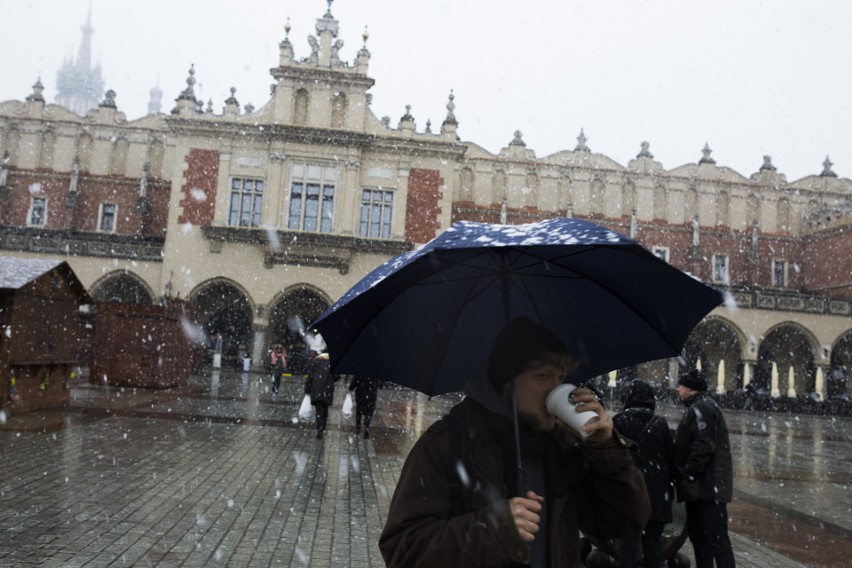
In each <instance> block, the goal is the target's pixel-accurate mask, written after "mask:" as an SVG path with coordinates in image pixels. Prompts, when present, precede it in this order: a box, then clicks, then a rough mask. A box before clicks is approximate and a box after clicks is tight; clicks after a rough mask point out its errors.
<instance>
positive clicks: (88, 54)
mask: <svg viewBox="0 0 852 568" xmlns="http://www.w3.org/2000/svg"><path fill="white" fill-rule="evenodd" d="M80 30H81V31H82V32H83V36H82V38H81V40H80V47H79V49H78V51H77V60H76V61H74V60H73V59H66V60H65V62H64V63H63V64H62V67H60V68H59V71H58V72H57V73H56V91H57V94H56V99H55V100H56V102H57V103H58V104H60V105H62V106H64V107H65V108H67V109H69V110H71V111H72V112H75V113H77V114H79V115H81V116H85V115H86V113H87V112H88V111H89V110H91V109H94V108H97V107H98V105H99V103H100V99H101V97H102V96H103V92H104V82H103V78H102V77H101V67H100V65H95V66H94V67H92V34H93V33H94V32H95V28H93V27H92V7H91V4H90V5H89V12H88V14H87V16H86V23H85V24H84V25H83V26H81V28H80Z"/></svg>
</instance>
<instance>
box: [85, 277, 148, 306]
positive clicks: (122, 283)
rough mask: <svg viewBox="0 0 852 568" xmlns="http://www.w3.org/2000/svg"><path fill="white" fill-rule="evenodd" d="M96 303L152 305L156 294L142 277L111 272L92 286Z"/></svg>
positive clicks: (92, 293)
mask: <svg viewBox="0 0 852 568" xmlns="http://www.w3.org/2000/svg"><path fill="white" fill-rule="evenodd" d="M90 295H91V296H92V299H93V300H94V301H95V302H118V303H122V304H139V305H151V304H153V303H154V293H153V292H152V290H151V288H150V287H149V286H148V284H146V283H145V281H144V280H142V279H141V278H140V277H138V276H136V275H135V274H133V273H132V272H128V271H126V270H122V271H118V272H111V273H109V274H107V275H105V276H103V277H102V278H101V279H100V280H98V281H97V282H95V283H94V284H93V285H92V290H91V292H90Z"/></svg>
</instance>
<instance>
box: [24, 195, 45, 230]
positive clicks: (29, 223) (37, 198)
mask: <svg viewBox="0 0 852 568" xmlns="http://www.w3.org/2000/svg"><path fill="white" fill-rule="evenodd" d="M37 201H38V202H41V203H42V207H41V208H40V209H41V222H40V223H33V214H34V213H35V211H36V202H37ZM46 226H47V196H46V195H33V196H31V197H30V208H29V210H28V211H27V227H46Z"/></svg>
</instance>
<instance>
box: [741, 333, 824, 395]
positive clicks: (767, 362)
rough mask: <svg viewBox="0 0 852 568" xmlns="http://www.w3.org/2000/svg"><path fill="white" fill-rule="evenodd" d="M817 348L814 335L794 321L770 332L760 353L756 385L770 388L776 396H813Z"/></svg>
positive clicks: (762, 344) (761, 345)
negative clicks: (811, 394)
mask: <svg viewBox="0 0 852 568" xmlns="http://www.w3.org/2000/svg"><path fill="white" fill-rule="evenodd" d="M816 345H817V341H816V338H815V337H814V336H813V334H812V333H811V332H810V331H808V330H807V329H805V328H803V327H802V326H800V325H799V324H797V323H794V322H784V323H781V324H779V325H777V326H775V327H773V328H772V329H770V330H769V331H767V332H766V334H765V335H764V338H763V341H761V342H760V346H759V348H758V352H757V361H758V362H757V368H756V369H755V380H756V381H757V382H758V385H756V386H758V387H759V388H763V389H766V388H767V387H768V388H769V392H770V394H771V396H773V397H779V396H788V397H796V396H804V395H806V394H810V393H813V392H814V391H815V390H816V384H815V380H816V370H817V369H816V353H817V352H816Z"/></svg>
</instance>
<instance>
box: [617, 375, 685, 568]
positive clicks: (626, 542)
mask: <svg viewBox="0 0 852 568" xmlns="http://www.w3.org/2000/svg"><path fill="white" fill-rule="evenodd" d="M623 401H624V409H623V410H622V411H621V412H620V413H618V414H616V415H615V416H613V418H612V423H613V424H614V425H615V427H616V429H617V430H618V431H619V433H621V434H623V435H625V436H627V437H628V438H630V439H631V440H633V441H634V442H635V443H636V446H637V451H636V452H635V453H634V454H633V460H634V461H635V462H636V467H638V468H639V469H640V470H641V471H642V475H643V476H644V477H645V486H646V487H647V488H648V497H649V498H650V499H651V518H650V519H649V520H648V523H647V524H646V525H645V528H644V529H643V530H642V534H641V541H642V558H643V562H642V566H650V567H653V568H659V566H660V563H661V562H662V560H663V558H662V557H663V553H662V537H663V529H664V528H665V526H666V524H668V523H671V522H672V502H673V501H674V478H675V477H674V476H675V466H674V441H673V439H672V433H671V430H669V424H668V422H666V419H665V418H663V417H662V416H657V415H656V414H654V411H655V410H656V408H657V401H656V399H655V398H654V389H653V388H652V387H651V385H650V384H649V383H648V382H646V381H643V380H641V379H634V380H633V381H632V382H631V383H630V386H629V387H628V388H627V391H626V392H625V393H624V398H623ZM639 540H640V537H639V535H637V536H632V537H625V538H622V539H621V542H620V543H619V551H618V565H619V566H620V567H622V568H633V567H635V566H638V562H637V558H638V551H639Z"/></svg>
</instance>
